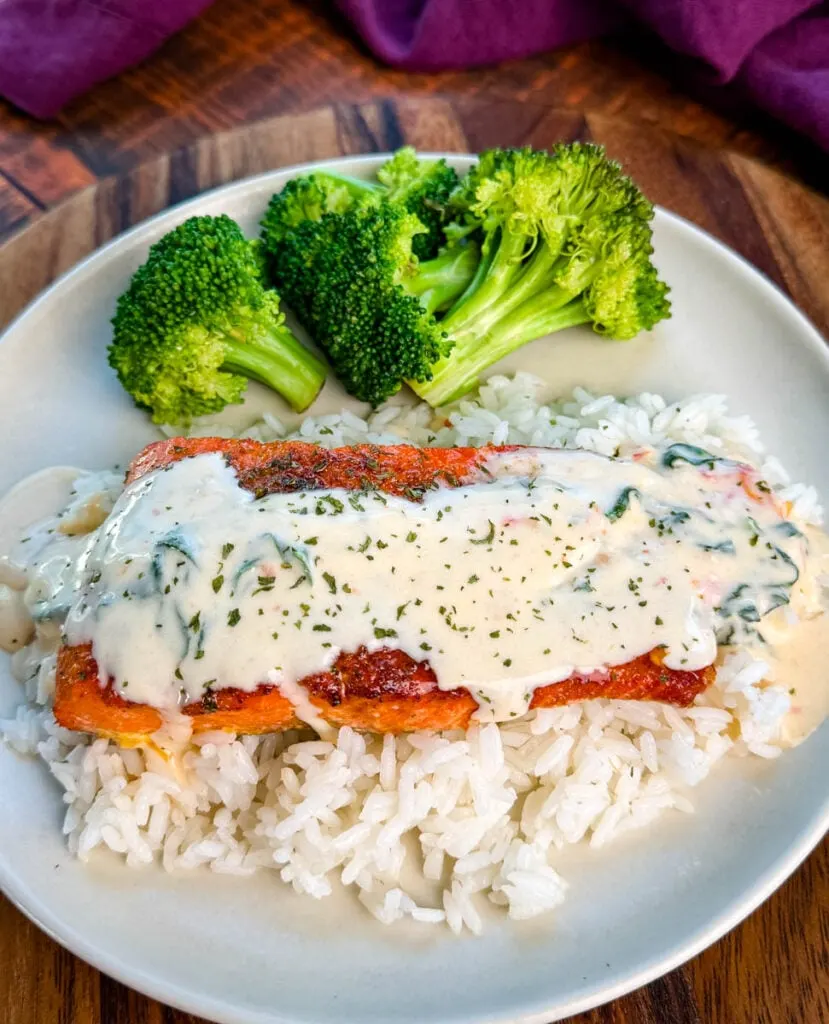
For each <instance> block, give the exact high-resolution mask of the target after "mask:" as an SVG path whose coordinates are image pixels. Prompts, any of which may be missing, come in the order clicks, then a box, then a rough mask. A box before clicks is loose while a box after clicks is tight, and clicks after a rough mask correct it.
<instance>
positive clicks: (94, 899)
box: [0, 157, 829, 1024]
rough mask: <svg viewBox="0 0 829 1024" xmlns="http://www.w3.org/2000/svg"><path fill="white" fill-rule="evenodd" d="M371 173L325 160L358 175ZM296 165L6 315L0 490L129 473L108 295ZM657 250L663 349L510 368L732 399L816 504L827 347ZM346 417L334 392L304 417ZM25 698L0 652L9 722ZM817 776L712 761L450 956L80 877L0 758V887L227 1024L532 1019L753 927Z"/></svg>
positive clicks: (586, 341)
mask: <svg viewBox="0 0 829 1024" xmlns="http://www.w3.org/2000/svg"><path fill="white" fill-rule="evenodd" d="M381 159H382V158H380V157H367V158H360V159H357V160H351V161H339V162H335V163H332V164H330V165H329V166H333V167H336V168H340V169H344V170H347V171H348V172H350V173H352V174H361V175H368V174H370V173H371V172H372V170H373V169H374V168H375V167H376V166H377V164H378V162H379V161H380V160H381ZM451 159H452V160H453V162H454V163H455V164H456V166H457V167H458V168H459V169H462V168H465V167H467V166H468V164H469V159H468V158H463V157H452V158H451ZM303 170H304V169H303ZM297 171H298V169H296V168H294V169H292V170H286V171H280V172H277V173H272V174H267V175H263V176H261V177H258V178H255V179H252V180H249V181H244V182H240V183H238V184H234V185H230V186H228V187H226V188H223V189H219V190H218V191H216V192H212V193H210V194H208V195H206V196H201V197H199V198H198V199H195V200H193V201H191V202H189V203H186V204H184V205H182V206H179V207H177V208H175V209H173V210H170V211H169V212H167V213H165V214H163V215H162V216H160V217H157V218H155V219H153V220H152V221H149V222H148V223H146V224H144V225H141V226H140V227H138V228H136V229H135V230H133V231H130V232H129V233H128V234H126V235H124V236H122V237H121V238H119V239H117V240H116V241H114V242H113V243H111V244H110V245H108V246H106V247H105V248H104V249H102V250H101V251H100V252H98V253H96V254H95V255H93V256H92V257H90V258H89V259H87V260H86V261H85V262H84V263H82V264H81V265H80V266H79V267H77V268H76V269H75V270H73V271H72V272H71V273H70V274H68V275H67V276H65V277H64V278H63V279H62V280H60V281H59V282H58V283H57V284H56V285H54V286H53V287H52V288H51V289H50V290H49V291H47V292H46V293H45V294H44V295H43V296H42V297H41V298H40V299H39V300H38V301H37V302H36V303H34V305H33V306H31V307H30V308H29V309H28V310H27V311H26V312H25V313H24V314H23V315H22V316H21V317H20V318H19V319H18V320H17V322H16V323H15V324H14V325H13V326H12V327H11V328H10V329H9V330H8V332H7V333H6V334H5V336H4V337H3V338H2V339H0V437H2V440H3V444H2V448H0V494H2V493H3V492H5V490H6V489H7V488H8V487H9V486H10V485H12V484H13V483H14V482H15V481H16V480H17V479H19V478H20V477H22V476H24V475H25V474H28V473H31V472H33V471H34V470H36V469H39V468H41V467H44V466H47V465H51V464H56V463H63V464H67V463H68V464H74V465H79V466H83V467H88V468H90V469H91V468H98V467H104V466H107V465H110V464H113V463H124V462H125V460H127V459H128V458H129V457H130V456H131V455H132V454H133V453H134V452H135V451H136V450H137V449H138V448H140V447H141V446H142V445H144V444H145V443H147V442H148V441H151V440H153V439H154V437H155V434H154V431H153V429H152V427H151V425H150V424H149V422H148V420H147V419H146V417H145V416H144V415H143V414H142V413H140V412H138V411H137V410H136V409H135V408H133V406H132V404H131V402H130V400H129V399H128V398H127V396H126V395H125V394H124V392H123V391H122V390H121V388H120V387H119V385H118V383H117V381H116V380H115V377H114V375H113V374H112V373H111V371H110V370H109V368H108V366H107V361H106V352H105V350H106V346H107V343H108V338H109V328H108V320H109V317H110V315H111V313H112V309H113V304H114V302H115V298H116V296H117V295H118V294H119V293H120V292H121V291H122V289H123V288H124V286H125V285H126V283H127V281H128V279H129V277H130V275H131V273H132V272H133V270H134V269H135V268H136V267H137V266H138V265H139V264H140V263H141V262H142V261H143V260H144V258H145V256H146V253H147V248H148V246H149V245H150V243H152V242H153V241H155V239H157V238H158V237H159V236H160V235H161V234H163V233H164V232H165V231H167V230H169V229H170V228H171V227H172V226H173V225H175V224H177V223H178V222H180V221H182V220H184V219H185V218H186V217H188V216H191V215H192V214H194V213H200V214H201V213H220V212H225V213H228V214H230V215H231V216H232V217H235V218H236V219H237V220H239V221H240V223H241V224H242V226H243V227H244V228H245V229H247V230H250V231H251V232H253V231H255V227H256V223H257V221H258V219H259V217H260V215H261V213H262V211H263V209H264V207H265V204H266V202H267V200H268V198H269V197H270V195H271V194H272V193H273V192H274V191H276V190H278V189H279V188H281V186H282V184H283V183H284V182H285V181H286V180H287V179H288V178H289V177H292V176H293V175H294V174H296V173H297ZM656 254H657V261H658V263H659V265H660V268H661V270H662V272H663V274H664V276H665V278H666V279H667V280H668V281H669V282H670V283H671V285H672V287H673V301H674V315H673V319H671V320H670V321H668V322H667V323H665V324H660V325H659V328H658V330H657V331H656V332H654V334H653V335H651V336H650V337H642V338H638V339H636V340H635V341H633V342H630V343H628V344H624V345H619V344H614V343H608V342H604V341H602V340H601V339H599V338H597V337H596V336H595V335H592V334H591V333H590V332H589V331H586V330H572V331H569V332H567V333H566V334H564V335H559V336H557V337H556V338H555V339H554V340H549V341H548V340H542V341H538V342H535V343H534V344H532V345H530V346H528V347H526V348H525V349H523V350H522V351H521V352H520V353H518V354H517V355H516V356H514V357H512V358H511V359H510V360H507V361H505V364H504V367H505V368H507V369H516V368H525V369H530V370H533V371H534V372H536V373H538V374H539V375H541V376H543V377H545V378H546V379H547V380H549V381H550V385H551V388H550V390H551V393H552V392H553V391H556V392H562V391H565V390H566V389H568V388H570V387H572V386H573V385H574V384H576V383H582V384H584V385H586V386H587V387H589V388H596V389H600V390H603V389H608V390H612V391H614V392H617V393H630V392H633V391H638V390H642V389H653V390H656V391H659V392H662V393H664V394H667V395H670V396H674V397H679V396H680V395H686V394H689V393H692V392H694V391H719V392H723V393H725V394H727V395H728V396H729V397H730V399H731V402H732V409H733V410H734V411H742V412H747V413H749V414H750V415H751V416H753V417H754V418H755V419H756V421H757V422H758V424H759V426H760V428H761V430H762V433H763V435H764V437H765V438H766V440H767V442H768V443H769V444H770V445H771V447H772V448H773V450H775V451H776V452H777V453H778V454H781V455H782V456H784V458H785V461H786V463H787V464H788V466H789V467H790V469H791V471H792V472H793V473H794V474H795V476H796V478H800V479H804V480H808V481H811V482H813V483H815V484H816V485H817V486H818V488H819V490H820V491H821V494H822V497H823V499H824V501H826V500H827V499H829V463H827V460H826V453H825V443H826V441H825V439H826V437H827V436H829V355H827V349H826V347H825V345H824V343H823V341H822V340H821V338H820V337H819V335H818V334H817V332H816V331H815V330H814V328H812V327H811V326H810V325H809V323H808V322H807V321H806V320H805V319H804V317H803V316H802V315H801V314H800V313H799V312H798V311H797V310H796V309H795V308H794V307H793V306H792V305H791V304H790V303H789V302H788V300H787V299H785V298H784V297H783V296H782V295H781V293H780V292H779V291H777V290H776V289H775V288H774V287H773V286H772V285H771V284H770V283H769V282H768V281H767V280H766V279H765V278H763V277H762V276H761V275H760V274H759V273H757V271H755V270H753V269H752V268H751V267H750V266H748V265H747V264H746V263H745V262H744V261H743V260H741V259H740V258H739V257H738V256H736V255H735V254H734V253H732V252H730V251H728V250H727V249H725V248H724V247H723V246H722V245H720V244H719V243H717V242H715V241H714V240H713V239H711V238H710V237H708V236H707V235H705V234H703V233H702V232H701V231H699V230H697V229H696V228H694V227H692V226H691V225H690V224H688V223H686V222H684V221H682V220H680V219H679V218H677V217H675V216H672V215H671V214H668V213H665V212H664V211H660V212H659V213H658V215H657V218H656ZM343 401H344V396H343V393H342V392H341V391H340V390H339V389H338V388H337V387H336V386H331V385H329V386H327V388H326V391H325V393H324V394H323V396H322V397H321V399H320V400H319V403H318V406H316V407H315V410H314V411H317V410H318V409H322V408H325V409H326V410H327V411H330V410H331V409H332V408H336V407H339V406H340V404H341V403H342V402H343ZM264 409H271V410H273V411H274V412H276V413H277V414H278V415H281V416H283V415H284V414H285V407H284V406H283V405H282V403H281V401H280V400H279V399H278V398H277V397H276V396H273V395H271V394H268V393H266V392H264V391H263V390H259V389H258V388H256V387H253V388H252V389H251V393H250V397H249V400H248V402H247V403H246V404H245V406H244V407H241V408H236V409H234V410H232V412H231V414H230V417H229V418H230V419H231V420H232V421H233V422H236V423H239V424H240V425H241V424H242V423H245V422H249V421H251V420H253V419H254V418H255V417H256V415H257V413H258V412H259V411H261V410H264ZM18 700H19V693H18V689H17V686H16V684H15V683H14V682H13V681H12V679H11V677H10V675H9V673H8V668H7V661H6V659H2V660H0V717H3V716H4V715H5V714H7V713H9V712H10V711H11V710H12V708H13V707H14V705H15V704H16V703H17V702H18ZM827 778H829V726H827V725H826V724H825V725H824V726H823V727H822V728H821V729H820V730H819V731H818V732H817V733H816V734H815V735H813V736H812V737H811V738H810V739H809V740H808V741H807V742H806V743H804V744H803V745H802V746H801V747H799V748H798V749H796V750H794V751H792V752H789V753H786V754H785V755H784V756H783V757H782V758H781V759H780V760H779V761H776V762H773V763H764V762H759V761H744V762H737V761H735V762H733V763H730V764H729V763H725V764H723V765H721V766H719V767H718V768H717V769H716V770H715V771H714V772H713V774H712V777H711V778H710V779H709V780H708V782H707V783H705V784H703V785H702V786H700V787H699V788H698V789H697V790H696V792H695V797H694V799H695V803H696V804H697V807H698V812H697V814H696V815H692V816H683V815H679V814H671V813H668V814H667V815H666V816H664V817H662V818H661V819H659V821H657V822H656V823H655V824H654V825H652V826H651V827H649V828H647V829H644V830H642V831H640V832H637V833H634V834H632V835H629V836H626V837H623V838H622V839H619V840H618V841H616V842H615V843H613V844H611V845H610V847H609V848H607V849H603V850H600V851H592V850H590V849H586V848H571V849H570V850H569V851H567V852H566V853H565V854H564V855H563V856H562V858H561V867H562V871H563V873H564V874H565V876H566V877H567V878H568V879H569V880H570V881H571V882H572V889H571V893H570V896H569V898H568V900H567V901H566V902H565V904H564V905H563V906H562V907H561V908H560V909H559V910H557V911H555V912H554V914H553V915H551V916H549V917H547V918H541V919H539V920H536V921H535V922H532V923H529V924H524V925H516V924H514V923H510V922H508V921H506V920H504V919H503V918H501V917H499V916H493V918H492V920H491V921H490V922H488V927H487V929H486V931H485V934H484V936H483V937H482V938H477V939H476V938H472V937H464V938H460V939H458V938H453V937H452V936H451V935H450V934H448V932H447V934H443V933H442V932H441V931H437V932H434V931H432V930H430V929H428V928H424V927H423V926H421V925H417V924H416V923H414V922H408V923H407V924H404V925H401V926H395V928H392V929H389V928H386V927H384V926H382V925H379V924H377V923H375V922H374V921H373V920H372V919H371V918H369V917H368V915H367V914H366V913H365V911H363V910H362V908H360V907H359V905H358V904H357V903H356V901H355V900H352V898H351V897H350V896H348V895H347V894H345V893H342V894H340V895H335V896H333V897H331V898H329V899H327V900H323V901H321V902H319V903H317V902H314V901H313V900H309V899H307V898H304V897H303V898H301V897H298V896H296V895H295V894H293V893H292V892H291V891H290V890H289V889H288V888H287V887H285V886H284V885H282V884H281V883H280V882H279V880H278V879H277V878H274V877H271V876H270V875H264V874H263V875H260V876H257V877H254V878H252V879H243V880H238V879H230V878H224V877H220V876H215V875H211V874H209V873H204V874H198V873H196V874H189V875H182V876H177V877H171V876H169V875H164V874H163V873H162V872H161V871H160V870H159V869H148V870H146V871H139V872H136V871H130V870H128V869H126V868H123V867H121V866H120V865H119V864H117V863H116V862H115V861H114V860H109V859H107V857H106V856H104V855H102V856H101V857H100V858H99V859H98V860H96V862H95V863H94V865H93V866H82V865H81V864H79V863H77V862H74V861H72V860H71V859H70V858H69V857H68V856H67V853H66V850H65V849H64V844H63V841H62V837H61V832H60V822H61V815H62V808H61V801H60V794H59V791H58V787H57V785H56V784H54V783H53V782H52V780H51V779H50V778H49V777H48V776H47V773H46V771H45V769H44V768H43V766H42V765H41V764H39V763H36V762H34V761H28V760H24V759H21V758H18V757H16V756H15V755H13V754H12V753H10V751H9V750H7V749H5V748H2V747H0V822H2V843H0V884H2V887H3V889H4V890H5V892H6V893H7V894H8V896H9V897H10V898H11V899H12V900H14V901H15V902H16V903H17V904H18V905H19V906H20V907H21V908H22V909H23V910H24V911H25V912H26V913H27V914H28V915H29V916H30V917H32V918H33V919H34V920H35V921H36V922H37V923H38V924H39V925H40V926H41V927H42V928H44V929H45V930H46V931H48V932H49V933H50V934H51V935H52V936H53V937H55V938H56V939H57V940H58V941H60V942H62V943H64V945H66V946H68V947H69V948H70V949H71V950H73V951H74V952H75V953H77V954H79V955H80V956H81V957H83V958H84V959H86V960H88V961H89V962H91V963H93V964H95V965H96V966H97V967H99V968H101V969H102V970H103V971H106V972H107V973H108V974H110V975H112V976H114V977H116V978H118V979H120V980H121V981H124V982H126V983H127V984H129V985H132V986H133V987H135V988H137V989H140V990H141V991H143V992H146V993H148V994H150V995H152V996H155V997H156V998H158V999H161V1000H163V1001H165V1002H168V1003H172V1004H174V1005H176V1006H178V1007H180V1008H183V1009H187V1010H189V1011H191V1012H193V1013H198V1014H202V1015H204V1016H205V1017H209V1018H212V1019H215V1020H217V1021H222V1022H233V1024H253V1022H257V1024H258V1022H265V1021H269V1022H284V1024H288V1022H290V1024H296V1022H312V1021H313V1022H320V1024H323V1022H324V1024H327V1022H331V1024H334V1022H337V1024H343V1022H360V1024H377V1022H381V1021H384V1022H385V1021H388V1022H391V1021H394V1022H395V1024H407V1022H415V1021H420V1022H425V1021H430V1022H446V1024H448V1022H452V1024H460V1022H473V1021H474V1022H481V1021H505V1020H519V1019H520V1020H522V1021H539V1022H541V1021H544V1022H546V1021H550V1020H553V1019H555V1020H558V1019H560V1018H562V1017H565V1016H568V1015H569V1014H572V1013H575V1012H577V1011H580V1010H585V1009H587V1008H589V1007H592V1006H595V1005H597V1004H599V1003H601V1002H604V1001H606V1000H609V999H611V998H614V997H616V996H618V995H621V994H623V993H624V992H626V991H629V990H630V989H633V988H635V987H637V986H639V985H642V984H644V983H645V982H647V981H649V980H651V979H653V978H654V977H656V976H658V975H660V974H662V973H664V972H665V971H668V970H670V969H671V968H673V967H675V966H676V965H677V964H679V963H681V962H682V961H683V960H685V959H687V958H688V957H690V956H692V955H694V954H695V953H697V952H698V951H699V950H701V949H702V948H703V947H705V946H706V945H708V944H709V943H711V942H713V941H714V940H715V939H717V938H718V937H719V936H721V935H722V934H723V933H724V932H725V931H727V930H728V929H729V928H731V927H732V926H733V925H735V924H736V923H737V922H738V921H739V920H740V919H741V918H743V917H744V916H745V915H747V914H748V913H749V912H750V911H751V910H753V909H754V908H755V907H756V906H757V905H758V904H759V903H760V902H761V901H762V900H763V899H765V898H766V897H767V896H768V895H769V894H770V893H771V892H772V891H773V890H774V889H775V888H776V887H777V886H778V885H780V883H781V882H782V881H783V880H784V879H785V878H786V876H787V875H788V874H790V872H792V871H793V870H794V868H795V867H796V866H797V864H798V863H799V862H800V861H801V860H802V859H803V858H804V857H805V856H806V854H807V853H808V852H809V850H811V849H812V847H813V846H814V845H815V843H816V842H817V841H818V840H819V839H820V837H821V835H822V834H823V832H824V830H825V828H826V825H827V821H829V793H828V792H827V782H826V780H827Z"/></svg>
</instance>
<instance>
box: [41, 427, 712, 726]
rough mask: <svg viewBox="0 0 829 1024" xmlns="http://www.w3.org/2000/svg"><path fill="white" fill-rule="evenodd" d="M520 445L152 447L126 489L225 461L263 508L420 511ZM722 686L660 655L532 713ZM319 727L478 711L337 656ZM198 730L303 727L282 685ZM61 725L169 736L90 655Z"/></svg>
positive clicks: (400, 676)
mask: <svg viewBox="0 0 829 1024" xmlns="http://www.w3.org/2000/svg"><path fill="white" fill-rule="evenodd" d="M515 448H516V446H508V447H507V446H502V447H497V448H496V447H484V448H415V447H412V446H410V445H391V446H384V447H379V446H375V445H355V446H353V447H349V448H334V449H321V448H318V447H317V446H316V445H311V444H305V443H301V442H296V441H277V442H273V443H270V444H262V443H260V442H258V441H247V440H241V441H240V440H225V439H221V438H187V439H182V438H175V439H172V440H169V441H160V442H158V443H156V444H152V445H150V446H149V447H147V448H145V449H144V451H142V452H141V453H140V454H139V455H138V456H137V457H136V458H135V459H134V461H133V462H132V464H131V465H130V467H129V470H128V471H127V478H126V479H127V483H131V482H132V481H133V480H136V479H138V478H139V477H141V476H143V475H144V474H146V473H149V472H151V471H152V470H155V469H159V468H161V467H163V466H166V465H169V464H171V463H173V462H177V461H179V460H181V459H185V458H189V457H192V456H195V455H200V454H206V453H210V452H219V453H221V454H222V455H223V456H224V458H225V459H226V460H227V463H228V465H229V466H231V467H232V468H233V469H234V471H235V472H236V475H237V477H238V480H239V483H240V485H241V486H242V487H244V488H245V489H247V490H249V491H251V492H253V493H254V494H255V495H256V496H258V497H262V496H264V495H267V494H272V493H276V492H288V491H299V490H303V491H307V490H314V489H320V488H344V489H348V490H359V489H362V488H365V487H372V488H376V489H379V490H382V491H384V492H386V493H388V494H395V495H398V496H402V497H407V498H409V499H410V500H412V501H417V500H419V499H420V498H421V497H422V495H423V494H424V492H425V491H426V490H428V489H430V488H433V487H437V486H448V487H457V486H460V485H462V484H466V483H472V482H475V481H476V480H482V479H484V478H485V473H484V471H483V470H482V469H481V466H482V464H483V463H484V462H485V461H486V460H487V458H488V457H489V456H491V455H492V454H494V453H503V452H509V451H514V450H515ZM713 678H714V668H713V666H709V667H707V668H704V669H700V670H698V671H692V672H682V671H677V670H673V669H669V668H667V667H666V666H664V665H663V664H662V656H661V651H660V650H655V651H652V652H651V653H650V654H645V655H643V656H642V657H639V658H636V659H634V660H633V661H630V662H628V663H626V664H624V665H620V666H616V667H614V668H611V669H609V670H608V671H606V672H603V673H593V674H591V675H589V676H585V675H579V674H575V675H573V676H571V677H570V678H569V679H567V680H565V681H564V682H559V683H553V684H551V685H549V686H540V687H538V688H537V689H536V690H535V693H534V695H533V699H532V702H531V704H530V707H531V709H535V708H548V707H556V706H559V705H562V704H568V703H571V702H573V701H580V700H588V699H592V698H596V697H611V698H615V699H623V700H656V701H664V702H666V703H671V704H676V705H680V706H687V705H688V704H691V703H692V702H693V700H694V698H695V697H696V695H697V694H698V693H700V692H702V690H704V689H705V688H706V687H707V686H708V685H710V683H711V682H712V681H713ZM302 684H303V686H304V687H305V688H306V689H307V691H308V694H309V697H310V700H311V702H312V703H313V704H314V706H315V707H316V708H317V709H318V711H319V714H320V717H321V718H323V719H324V720H325V721H327V722H329V723H330V724H332V725H337V726H342V725H349V726H351V727H352V728H355V729H360V730H364V731H369V732H381V733H385V732H391V733H400V732H411V731H416V730H433V729H457V728H464V727H466V726H467V725H468V724H469V722H470V718H471V716H472V714H473V712H474V711H475V710H476V709H477V707H478V704H477V702H476V700H475V698H474V697H473V696H472V694H471V693H470V692H469V691H468V690H465V689H463V688H458V689H454V690H441V689H440V687H439V686H438V681H437V678H436V676H435V674H434V672H433V671H432V669H431V667H430V665H429V663H428V661H416V660H415V659H413V658H410V657H409V656H408V655H407V654H406V653H405V652H403V651H400V650H394V649H390V648H383V649H381V650H378V651H368V650H366V649H365V648H360V649H359V650H356V651H353V652H343V653H342V654H340V656H339V657H338V659H337V660H336V662H335V663H334V665H333V666H332V668H331V670H330V671H328V672H321V673H318V674H316V675H312V676H309V677H307V678H305V679H303V680H302ZM181 710H182V711H183V713H184V714H185V715H187V716H188V717H190V718H191V720H192V724H193V729H194V731H196V732H201V731H205V730H210V729H227V730H232V731H233V732H238V733H267V732H276V731H280V730H283V729H290V728H296V727H298V726H300V725H301V723H300V721H299V720H298V719H297V717H296V715H295V713H294V708H293V705H292V704H291V702H290V701H289V700H288V699H287V698H286V697H284V696H283V695H282V693H281V692H280V690H279V688H278V687H277V686H272V685H262V686H260V687H258V689H256V690H255V691H253V692H250V693H249V692H244V691H241V690H234V689H218V690H216V691H214V692H213V693H211V694H209V695H207V696H205V697H204V698H202V700H200V701H197V702H194V703H192V704H189V705H187V706H185V707H183V708H182V709H181ZM55 717H56V718H57V720H58V722H59V723H60V724H61V725H62V726H64V727H65V728H67V729H75V730H79V731H82V732H94V733H100V734H104V735H117V736H121V737H124V736H128V737H142V736H146V735H148V734H150V733H153V732H155V731H156V730H157V729H158V728H160V726H161V714H160V713H159V711H158V710H157V709H155V708H153V707H150V706H149V705H145V704H137V703H135V702H131V701H128V700H125V699H124V698H123V697H121V696H120V695H119V694H118V693H117V692H116V691H115V689H114V688H113V686H112V684H111V682H110V683H108V684H107V685H106V686H103V687H102V686H101V685H100V682H99V679H98V667H97V665H96V663H95V659H94V657H93V654H92V648H91V645H88V644H87V645H81V646H75V647H69V646H64V647H62V648H61V649H60V651H59V652H58V663H57V683H56V693H55Z"/></svg>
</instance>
